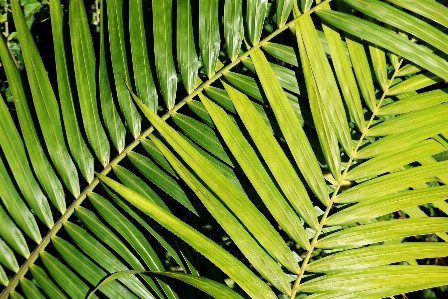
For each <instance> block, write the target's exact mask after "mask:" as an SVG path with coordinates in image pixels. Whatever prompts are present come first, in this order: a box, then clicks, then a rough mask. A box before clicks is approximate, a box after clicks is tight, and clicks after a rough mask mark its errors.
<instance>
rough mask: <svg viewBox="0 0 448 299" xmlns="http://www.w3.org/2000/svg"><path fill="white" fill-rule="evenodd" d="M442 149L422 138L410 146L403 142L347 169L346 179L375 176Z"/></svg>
mask: <svg viewBox="0 0 448 299" xmlns="http://www.w3.org/2000/svg"><path fill="white" fill-rule="evenodd" d="M444 150H445V147H444V146H442V145H441V144H440V143H438V142H437V141H434V140H424V141H422V142H419V143H416V144H412V145H410V146H405V145H404V144H403V145H402V146H401V147H400V149H399V150H394V151H391V152H383V153H381V154H379V155H377V156H375V158H373V159H370V160H368V161H366V162H364V163H362V164H360V165H358V166H356V167H355V168H353V169H351V170H349V171H348V173H347V176H346V179H347V180H351V181H354V180H361V179H367V178H371V177H375V176H377V175H380V174H383V173H386V172H390V171H393V170H394V169H397V168H399V167H401V166H405V165H408V164H411V163H412V162H415V161H417V160H418V159H420V158H424V157H430V156H433V155H435V154H438V153H440V152H443V151H444Z"/></svg>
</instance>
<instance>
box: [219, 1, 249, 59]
mask: <svg viewBox="0 0 448 299" xmlns="http://www.w3.org/2000/svg"><path fill="white" fill-rule="evenodd" d="M242 5H243V4H242V1H241V0H226V1H225V3H224V19H223V25H224V39H225V41H226V47H227V56H229V58H230V60H231V61H234V60H235V59H236V58H237V57H238V52H239V50H240V48H241V42H242V40H243V37H244V27H243V13H242V12H243V9H242Z"/></svg>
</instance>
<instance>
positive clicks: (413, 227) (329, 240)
mask: <svg viewBox="0 0 448 299" xmlns="http://www.w3.org/2000/svg"><path fill="white" fill-rule="evenodd" d="M445 231H448V219H446V218H443V217H431V218H413V219H409V218H408V219H398V220H390V221H383V222H377V223H372V224H365V225H360V226H356V227H351V228H347V229H344V230H341V231H338V232H335V233H333V234H331V235H329V236H327V237H324V238H322V239H320V240H319V241H317V245H316V247H317V248H334V249H336V248H341V249H350V248H355V247H360V246H363V245H368V244H373V243H378V242H382V241H387V240H393V239H398V238H404V237H408V236H415V235H425V234H431V233H436V232H445Z"/></svg>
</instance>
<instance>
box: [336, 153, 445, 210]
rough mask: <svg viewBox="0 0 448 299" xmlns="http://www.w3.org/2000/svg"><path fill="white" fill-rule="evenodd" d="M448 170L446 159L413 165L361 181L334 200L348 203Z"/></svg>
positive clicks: (414, 183) (422, 181)
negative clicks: (417, 165)
mask: <svg viewBox="0 0 448 299" xmlns="http://www.w3.org/2000/svg"><path fill="white" fill-rule="evenodd" d="M447 171H448V161H446V162H439V163H434V164H430V165H425V166H419V167H414V168H410V169H406V170H402V171H398V172H394V173H391V174H387V175H383V176H381V177H379V178H375V179H373V180H370V181H367V182H363V183H361V184H359V185H357V186H355V187H353V188H350V189H348V190H346V191H343V192H342V193H341V194H339V195H337V197H336V199H335V201H336V202H339V203H349V202H356V201H363V200H366V199H369V198H371V197H380V196H383V195H387V194H391V193H395V192H397V191H399V190H402V189H405V188H407V187H411V186H415V185H418V184H422V183H425V182H431V181H435V180H437V179H436V176H440V175H442V174H444V173H446V172H447Z"/></svg>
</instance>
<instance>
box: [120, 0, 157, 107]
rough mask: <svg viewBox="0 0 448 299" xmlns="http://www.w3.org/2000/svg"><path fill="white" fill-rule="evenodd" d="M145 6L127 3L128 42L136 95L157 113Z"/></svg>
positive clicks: (142, 1)
mask: <svg viewBox="0 0 448 299" xmlns="http://www.w3.org/2000/svg"><path fill="white" fill-rule="evenodd" d="M147 5H148V4H147V3H146V1H145V0H133V1H129V40H130V42H131V53H132V67H133V71H134V72H133V73H134V82H135V88H136V90H137V94H138V96H139V97H140V99H142V101H143V103H145V104H146V105H148V106H149V108H151V109H152V111H157V107H158V101H157V97H158V96H157V89H156V85H155V84H154V80H153V78H152V73H151V68H150V65H149V60H148V49H147V46H146V32H145V31H146V30H145V27H146V26H147V24H146V23H145V17H146V19H147V17H148V16H147V13H146V12H147V11H146V10H147ZM122 75H123V74H122Z"/></svg>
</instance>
